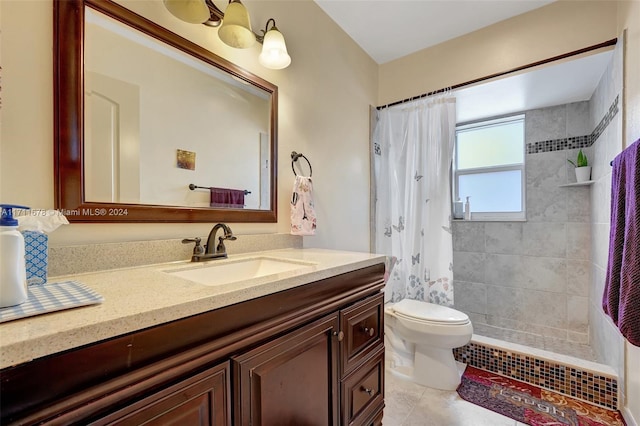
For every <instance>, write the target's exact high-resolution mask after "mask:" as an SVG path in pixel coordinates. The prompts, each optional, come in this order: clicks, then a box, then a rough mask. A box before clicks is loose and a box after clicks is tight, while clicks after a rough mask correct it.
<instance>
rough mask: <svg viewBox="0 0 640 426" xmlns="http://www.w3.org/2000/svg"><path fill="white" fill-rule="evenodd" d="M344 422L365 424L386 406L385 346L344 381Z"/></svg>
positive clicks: (345, 423) (346, 423)
mask: <svg viewBox="0 0 640 426" xmlns="http://www.w3.org/2000/svg"><path fill="white" fill-rule="evenodd" d="M341 387H342V389H341V390H342V398H343V400H342V410H343V411H342V424H343V425H345V426H346V425H350V426H351V425H354V426H355V425H365V424H370V423H371V418H372V417H373V416H374V414H377V413H378V412H381V410H382V407H383V406H384V395H383V393H384V392H383V389H384V347H382V346H380V347H379V348H378V350H377V351H376V353H375V354H374V355H373V356H372V357H371V358H369V359H368V360H366V361H365V362H364V364H363V365H362V366H361V367H360V368H358V369H357V370H355V371H354V372H353V373H352V374H350V375H349V376H347V377H345V379H344V380H343V381H342V386H341Z"/></svg>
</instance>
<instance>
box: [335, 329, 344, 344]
mask: <svg viewBox="0 0 640 426" xmlns="http://www.w3.org/2000/svg"><path fill="white" fill-rule="evenodd" d="M333 335H334V336H337V337H338V342H342V340H343V339H344V333H343V332H342V331H334V332H333Z"/></svg>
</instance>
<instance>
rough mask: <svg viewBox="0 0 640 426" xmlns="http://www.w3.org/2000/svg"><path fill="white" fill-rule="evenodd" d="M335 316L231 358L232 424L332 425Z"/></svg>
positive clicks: (334, 417) (335, 418)
mask: <svg viewBox="0 0 640 426" xmlns="http://www.w3.org/2000/svg"><path fill="white" fill-rule="evenodd" d="M337 330H338V316H337V315H335V314H334V315H331V316H329V317H325V318H323V319H321V320H319V321H316V322H314V323H312V324H310V325H308V326H305V327H302V328H301V329H299V330H296V331H293V332H291V333H289V334H287V335H285V336H283V337H280V338H278V339H276V340H274V341H271V342H268V343H266V344H264V345H262V346H260V347H258V348H256V349H253V350H251V351H249V352H247V353H245V354H242V355H239V356H237V357H233V358H232V361H233V366H234V371H235V381H234V384H235V392H236V410H235V422H234V424H235V425H238V426H250V425H262V426H285V425H290V426H297V425H317V426H332V425H338V424H339V422H338V404H339V400H338V390H339V389H338V380H337V379H338V376H337V368H336V367H337V364H338V340H337V338H336V336H334V333H336V334H337Z"/></svg>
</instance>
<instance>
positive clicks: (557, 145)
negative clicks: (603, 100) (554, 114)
mask: <svg viewBox="0 0 640 426" xmlns="http://www.w3.org/2000/svg"><path fill="white" fill-rule="evenodd" d="M619 98H620V95H618V96H616V98H615V100H614V101H613V103H612V104H611V106H610V107H609V111H608V112H607V113H606V114H605V116H604V117H603V118H602V120H600V123H598V125H597V126H596V128H595V129H594V130H593V132H591V134H590V135H585V136H573V137H570V138H561V139H551V140H548V141H540V142H529V143H528V144H527V154H538V153H541V152H551V151H563V150H565V149H577V148H587V147H590V146H591V145H593V144H594V143H595V142H596V141H597V140H598V138H599V137H600V135H601V134H602V132H604V129H606V128H607V126H608V125H609V123H611V121H612V120H613V117H615V116H616V114H617V113H618V111H619V109H618V100H619Z"/></svg>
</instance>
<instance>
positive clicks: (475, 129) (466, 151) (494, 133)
mask: <svg viewBox="0 0 640 426" xmlns="http://www.w3.org/2000/svg"><path fill="white" fill-rule="evenodd" d="M454 197H455V198H460V200H462V201H463V202H464V201H466V197H470V198H469V203H470V205H471V213H472V219H479V220H491V219H494V220H523V219H525V209H524V207H525V206H524V204H525V203H524V200H525V196H524V115H515V116H509V117H503V118H499V119H493V120H486V121H481V122H474V123H467V124H463V125H459V126H457V127H456V146H455V153H454Z"/></svg>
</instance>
